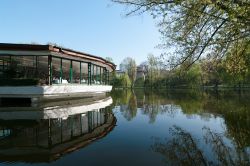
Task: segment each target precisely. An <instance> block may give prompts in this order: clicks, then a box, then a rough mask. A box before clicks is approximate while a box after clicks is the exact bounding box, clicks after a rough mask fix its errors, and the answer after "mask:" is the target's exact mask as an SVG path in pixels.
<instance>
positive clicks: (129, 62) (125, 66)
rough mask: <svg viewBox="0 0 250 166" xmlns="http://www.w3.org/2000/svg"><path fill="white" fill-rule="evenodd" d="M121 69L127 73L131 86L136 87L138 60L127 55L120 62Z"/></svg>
mask: <svg viewBox="0 0 250 166" xmlns="http://www.w3.org/2000/svg"><path fill="white" fill-rule="evenodd" d="M120 70H122V71H124V72H126V73H127V75H128V77H129V79H130V82H131V87H134V83H135V80H136V62H135V60H134V59H132V58H130V57H127V58H125V59H124V60H123V61H122V62H121V64H120Z"/></svg>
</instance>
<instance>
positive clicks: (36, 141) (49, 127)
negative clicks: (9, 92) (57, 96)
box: [0, 97, 116, 164]
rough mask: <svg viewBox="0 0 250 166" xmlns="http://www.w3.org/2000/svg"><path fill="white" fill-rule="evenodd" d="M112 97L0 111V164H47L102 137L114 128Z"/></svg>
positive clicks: (10, 108)
mask: <svg viewBox="0 0 250 166" xmlns="http://www.w3.org/2000/svg"><path fill="white" fill-rule="evenodd" d="M110 104H112V98H111V97H95V98H91V99H82V100H72V101H67V102H54V103H45V104H43V105H39V106H37V107H20V108H17V107H11V105H8V106H9V107H1V108H0V161H1V162H11V163H13V162H18V163H19V162H24V163H33V164H34V163H50V162H52V161H55V160H57V159H59V158H61V157H62V156H64V155H65V154H68V153H71V152H73V151H76V150H78V149H80V148H83V147H85V146H86V145H88V144H90V143H91V142H93V141H95V140H97V139H100V138H102V137H104V136H105V135H106V134H108V133H109V132H110V131H112V130H113V128H114V126H115V124H116V118H115V117H114V115H113V113H112V110H111V107H110Z"/></svg>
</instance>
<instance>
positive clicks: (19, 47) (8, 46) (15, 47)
mask: <svg viewBox="0 0 250 166" xmlns="http://www.w3.org/2000/svg"><path fill="white" fill-rule="evenodd" d="M0 50H12V51H52V52H58V53H63V54H67V55H71V56H76V57H81V58H85V59H89V60H93V61H98V62H101V63H104V64H106V65H108V66H110V67H111V68H112V69H115V68H116V65H115V64H114V63H112V62H110V61H107V60H106V59H104V58H102V57H99V56H95V55H91V54H88V53H84V52H80V51H75V50H72V49H68V48H63V47H59V46H55V45H51V44H47V45H40V44H12V43H0Z"/></svg>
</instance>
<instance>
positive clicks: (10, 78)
mask: <svg viewBox="0 0 250 166" xmlns="http://www.w3.org/2000/svg"><path fill="white" fill-rule="evenodd" d="M115 68H116V66H115V64H113V63H112V62H109V61H107V60H105V59H103V58H101V57H98V56H94V55H90V54H87V53H83V52H79V51H74V50H71V49H67V48H62V47H59V46H56V45H35V44H9V43H0V79H1V82H0V98H1V97H2V98H3V97H32V96H33V97H34V96H39V97H41V96H43V97H46V96H47V97H51V96H53V97H56V96H60V97H62V96H64V95H66V96H74V95H76V94H77V95H80V94H81V95H82V94H85V95H86V94H88V95H90V94H94V93H105V92H109V91H111V89H112V86H110V85H109V83H110V79H111V78H110V75H111V73H112V72H113V71H114V70H115ZM64 97H65V96H64Z"/></svg>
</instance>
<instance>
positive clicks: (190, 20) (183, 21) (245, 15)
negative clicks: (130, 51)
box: [112, 0, 250, 65]
mask: <svg viewBox="0 0 250 166" xmlns="http://www.w3.org/2000/svg"><path fill="white" fill-rule="evenodd" d="M112 1H113V2H116V3H119V4H123V5H127V6H128V7H131V10H130V11H128V12H127V15H131V14H141V13H143V12H150V13H151V14H152V16H153V17H154V18H156V19H157V21H158V22H159V24H158V25H159V29H160V32H161V34H162V36H163V39H164V40H163V43H162V45H161V46H162V48H167V49H169V47H172V48H173V47H174V48H175V52H174V53H173V55H174V56H175V57H176V60H175V64H176V65H179V64H182V63H183V62H185V61H187V60H188V59H191V61H189V65H192V64H193V63H194V62H195V61H197V60H198V59H200V57H204V56H206V55H214V56H216V57H222V56H223V55H225V53H227V52H228V50H229V49H230V48H233V47H235V46H236V45H237V41H244V42H249V41H250V33H249V32H250V3H249V0H238V1H222V0H112Z"/></svg>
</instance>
